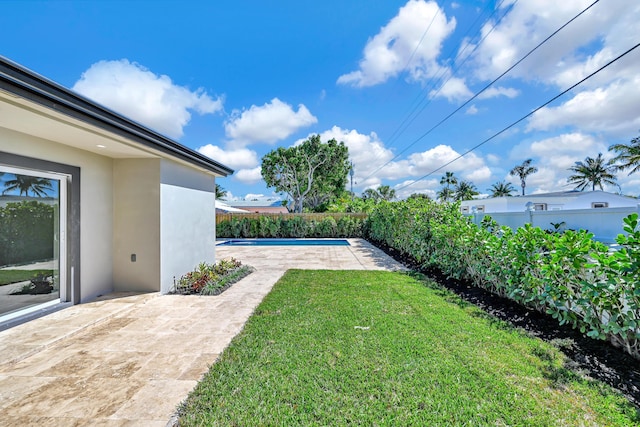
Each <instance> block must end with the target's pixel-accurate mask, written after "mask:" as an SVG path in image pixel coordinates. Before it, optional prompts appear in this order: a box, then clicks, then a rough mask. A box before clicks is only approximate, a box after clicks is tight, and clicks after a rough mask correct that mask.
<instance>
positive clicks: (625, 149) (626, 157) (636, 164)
mask: <svg viewBox="0 0 640 427" xmlns="http://www.w3.org/2000/svg"><path fill="white" fill-rule="evenodd" d="M609 151H614V152H616V153H617V155H616V156H615V157H614V158H613V159H611V161H612V163H615V164H616V167H617V168H618V170H621V171H624V170H629V175H631V174H632V173H636V172H638V171H639V170H640V136H637V137H635V138H633V139H632V140H631V142H629V143H628V144H613V145H612V146H610V147H609Z"/></svg>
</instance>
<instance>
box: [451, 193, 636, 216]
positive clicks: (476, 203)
mask: <svg viewBox="0 0 640 427" xmlns="http://www.w3.org/2000/svg"><path fill="white" fill-rule="evenodd" d="M637 204H638V199H634V198H633V197H627V196H620V195H618V194H614V193H608V192H606V191H561V192H556V193H543V194H527V195H525V196H515V197H492V198H487V199H474V200H465V201H463V202H461V204H460V210H461V211H462V213H473V212H474V211H475V212H477V213H495V212H524V211H526V210H528V209H531V210H534V211H557V210H572V209H601V208H623V207H635V206H636V205H637Z"/></svg>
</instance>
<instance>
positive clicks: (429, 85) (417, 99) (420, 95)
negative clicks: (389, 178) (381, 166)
mask: <svg viewBox="0 0 640 427" xmlns="http://www.w3.org/2000/svg"><path fill="white" fill-rule="evenodd" d="M504 1H505V0H500V3H498V5H497V6H496V7H495V9H494V10H493V12H491V14H490V15H489V16H488V17H487V19H486V21H489V19H491V18H492V17H493V15H495V13H496V12H497V11H498V9H500V6H501V5H502V3H503V2H504ZM489 6H490V3H487V5H486V6H485V10H486V9H487V8H489ZM483 14H484V11H483V13H482V14H480V15H478V17H477V18H476V20H475V21H473V23H472V24H471V25H470V26H469V27H468V28H467V31H466V32H465V33H464V35H463V36H462V39H463V40H464V39H465V38H466V37H467V35H468V34H469V33H470V32H471V30H472V29H473V28H474V27H475V25H476V24H477V23H478V21H480V19H481V18H482V15H483ZM434 18H435V16H434ZM432 22H433V20H432ZM429 26H431V24H429ZM427 30H428V29H427ZM425 34H426V33H425ZM423 38H424V35H423ZM421 42H422V40H421ZM418 46H419V44H418ZM417 49H418V47H416V50H415V51H414V54H415V52H416V51H417ZM465 49H466V47H465ZM454 52H455V48H452V49H451V50H450V51H449V53H448V54H447V56H446V57H450V56H452V55H453V53H454ZM463 52H464V49H463V51H462V52H460V54H461V53H463ZM458 56H459V55H458ZM412 57H413V55H412ZM407 65H408V63H407ZM405 68H407V67H405ZM444 73H445V70H444V69H443V70H441V71H440V73H439V74H438V75H437V76H435V77H432V78H431V79H430V81H429V82H428V83H427V84H426V85H425V86H427V89H425V90H424V94H425V95H423V91H420V92H419V93H418V95H416V97H415V98H414V99H413V101H411V104H410V106H409V111H408V112H406V113H405V114H404V116H405V118H404V119H403V120H402V122H401V123H400V125H398V127H397V128H396V129H395V130H394V131H393V133H392V134H391V135H390V136H389V139H388V142H387V144H391V143H392V142H393V141H394V140H395V139H397V138H394V137H395V135H396V134H397V133H398V131H399V130H400V129H401V128H402V127H403V126H404V124H405V123H406V122H407V120H409V118H410V117H411V116H412V115H413V113H415V111H416V109H418V107H420V104H422V99H421V98H424V97H426V94H427V93H429V92H430V91H431V90H433V88H434V87H435V84H436V82H438V81H440V79H442V77H443V75H444ZM416 102H417V104H416ZM414 104H415V105H414ZM413 120H415V118H414V119H412V120H411V121H412V122H413ZM367 178H368V177H367Z"/></svg>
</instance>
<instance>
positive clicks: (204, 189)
mask: <svg viewBox="0 0 640 427" xmlns="http://www.w3.org/2000/svg"><path fill="white" fill-rule="evenodd" d="M0 172H2V173H4V174H5V178H6V176H8V175H11V176H18V175H20V176H33V177H40V178H44V179H47V180H50V181H51V182H53V183H55V188H56V189H59V190H56V193H57V194H56V195H55V197H57V198H58V204H57V205H58V206H59V212H58V213H57V217H56V221H57V222H56V231H55V239H54V242H52V244H54V245H55V250H54V253H55V254H56V259H55V260H53V262H54V264H55V265H54V267H53V268H54V271H55V273H54V275H55V280H56V281H57V283H56V286H57V289H58V291H57V294H56V295H55V297H56V298H53V299H52V300H51V301H49V302H48V304H47V306H51V307H53V306H57V308H60V306H61V305H62V306H64V305H65V304H66V305H68V304H78V303H82V302H85V301H88V300H91V299H93V298H95V297H96V296H98V295H102V294H107V293H111V292H114V291H126V292H129V291H133V292H158V291H160V292H168V291H169V290H171V288H172V286H173V283H174V278H179V277H180V276H181V275H183V274H185V273H186V272H188V271H189V270H192V269H193V268H194V267H195V266H196V265H197V264H198V263H200V262H203V261H207V262H213V261H214V260H215V180H216V177H223V176H227V175H229V174H231V173H233V170H231V169H229V168H228V167H226V166H224V165H222V164H220V163H218V162H216V161H215V160H212V159H210V158H208V157H206V156H203V155H202V154H200V153H198V152H195V151H193V150H191V149H189V148H187V147H185V146H183V145H181V144H179V143H177V142H176V141H173V140H171V139H169V138H167V137H165V136H163V135H160V134H158V133H157V132H154V131H153V130H150V129H148V128H146V127H144V126H142V125H140V124H138V123H136V122H134V121H132V120H130V119H128V118H126V117H124V116H121V115H119V114H117V113H115V112H113V111H111V110H108V109H107V108H105V107H103V106H101V105H99V104H96V103H95V102H93V101H90V100H88V99H86V98H84V97H82V96H80V95H78V94H76V93H75V92H73V91H71V90H69V89H66V88H64V87H62V86H60V85H58V84H57V83H55V82H53V81H51V80H48V79H46V78H44V77H42V76H40V75H38V74H36V73H34V72H32V71H30V70H28V69H26V68H24V67H22V66H20V65H18V64H16V63H14V62H11V61H9V60H7V59H6V58H3V57H1V56H0ZM0 191H2V189H0ZM1 264H2V262H1V261H0V266H1ZM2 298H12V297H8V296H5V295H0V299H2ZM1 306H2V301H0V326H2V324H3V321H4V320H6V318H7V317H6V315H7V310H5V312H4V313H2V312H1V311H2V310H1V308H2V307H1ZM54 308H55V307H54ZM54 308H52V309H54ZM14 311H15V310H14ZM3 315H4V317H3ZM15 315H16V313H13V314H12V316H13V317H15Z"/></svg>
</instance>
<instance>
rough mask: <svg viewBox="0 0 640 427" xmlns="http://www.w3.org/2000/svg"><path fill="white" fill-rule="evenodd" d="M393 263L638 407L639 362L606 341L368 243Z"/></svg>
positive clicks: (390, 249) (385, 247)
mask: <svg viewBox="0 0 640 427" xmlns="http://www.w3.org/2000/svg"><path fill="white" fill-rule="evenodd" d="M371 243H372V244H374V245H375V246H377V247H378V248H380V249H381V250H383V251H384V252H386V253H387V254H388V255H390V256H391V257H393V258H394V259H395V260H396V261H398V262H400V263H402V264H404V265H405V266H406V267H408V268H411V269H413V270H415V271H419V272H421V273H423V274H425V275H426V276H428V277H429V278H431V279H432V280H434V281H435V282H437V283H438V284H440V285H441V286H443V287H444V288H446V289H449V290H450V291H452V292H454V293H455V294H457V295H458V296H459V297H460V298H462V299H463V300H464V301H467V302H469V303H472V304H474V305H476V306H478V307H479V308H481V309H482V310H484V311H485V312H487V313H489V314H491V315H493V316H495V317H496V318H498V319H500V320H503V321H506V322H508V323H510V324H512V325H513V326H514V327H516V328H521V329H524V330H525V331H527V333H529V334H530V335H532V336H535V337H538V338H540V339H543V340H545V341H547V342H551V343H552V344H554V345H556V347H558V348H559V349H560V350H561V351H562V352H563V353H564V354H565V355H566V356H567V357H568V359H569V360H570V362H569V363H568V364H567V366H566V367H567V368H569V369H572V370H574V371H579V372H581V373H584V374H586V375H588V376H589V377H591V378H595V379H598V380H600V381H602V382H604V383H606V384H608V385H610V386H611V387H613V388H615V389H617V390H619V391H620V392H621V393H622V394H624V395H625V396H626V397H627V398H628V399H629V400H630V401H631V402H632V403H633V404H634V405H636V406H638V407H640V361H639V360H636V359H634V358H633V357H632V356H630V355H628V354H627V353H625V352H624V351H623V350H622V349H619V348H616V347H614V346H613V345H611V344H610V343H608V342H607V341H600V340H594V339H592V338H589V337H587V336H586V335H583V334H581V333H580V331H578V330H576V329H573V328H571V327H570V326H568V325H563V326H561V325H560V324H559V323H558V321H557V320H556V319H554V318H552V317H551V316H549V315H546V314H544V313H541V312H539V311H536V310H531V309H528V308H526V307H524V306H522V305H520V304H518V303H516V302H514V301H512V300H509V299H507V298H503V297H500V296H497V295H494V294H492V293H490V292H488V291H486V290H484V289H481V288H478V287H476V286H473V285H471V284H469V283H464V282H462V281H459V280H455V279H451V278H448V277H446V276H445V275H443V274H442V273H441V272H439V271H433V270H429V271H424V270H423V269H421V268H419V267H418V266H417V265H416V263H415V261H414V260H413V259H411V258H410V257H407V256H403V255H402V254H400V253H399V252H398V251H397V250H395V249H393V248H390V247H388V246H386V245H384V244H380V243H378V242H371Z"/></svg>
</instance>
